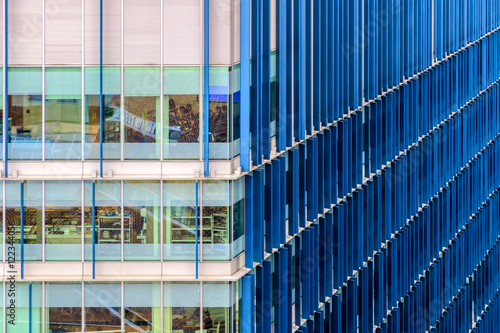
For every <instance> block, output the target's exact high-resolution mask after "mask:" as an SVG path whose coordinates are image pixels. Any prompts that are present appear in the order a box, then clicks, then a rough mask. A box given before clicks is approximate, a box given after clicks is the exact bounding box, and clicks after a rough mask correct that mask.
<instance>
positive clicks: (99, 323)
mask: <svg viewBox="0 0 500 333" xmlns="http://www.w3.org/2000/svg"><path fill="white" fill-rule="evenodd" d="M114 330H117V331H120V332H121V284H120V283H88V282H87V283H85V329H84V332H96V331H114Z"/></svg>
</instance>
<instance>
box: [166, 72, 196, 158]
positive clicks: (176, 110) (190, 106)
mask: <svg viewBox="0 0 500 333" xmlns="http://www.w3.org/2000/svg"><path fill="white" fill-rule="evenodd" d="M164 93H165V100H164V102H163V109H164V111H165V112H164V116H163V138H164V139H163V142H164V148H163V150H164V152H163V155H164V158H166V159H199V158H200V142H199V140H200V95H199V94H200V70H199V68H197V67H171V68H165V71H164ZM167 112H168V113H167Z"/></svg>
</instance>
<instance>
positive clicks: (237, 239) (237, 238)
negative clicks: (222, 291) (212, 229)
mask: <svg viewBox="0 0 500 333" xmlns="http://www.w3.org/2000/svg"><path fill="white" fill-rule="evenodd" d="M232 185H233V193H232V194H233V200H232V202H233V242H232V252H233V253H232V257H233V258H234V257H236V256H238V255H239V254H240V253H242V252H243V251H244V250H245V239H244V236H245V235H244V234H245V180H244V178H240V179H238V180H235V181H233V182H232Z"/></svg>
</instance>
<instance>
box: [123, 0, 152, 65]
mask: <svg viewBox="0 0 500 333" xmlns="http://www.w3.org/2000/svg"><path fill="white" fill-rule="evenodd" d="M124 6H125V8H124V10H125V13H124V14H125V15H124V16H125V17H124V37H123V38H124V53H125V59H124V61H125V64H127V65H159V64H160V57H161V52H160V51H161V0H124Z"/></svg>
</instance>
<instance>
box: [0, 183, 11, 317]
mask: <svg viewBox="0 0 500 333" xmlns="http://www.w3.org/2000/svg"><path fill="white" fill-rule="evenodd" d="M0 202H2V205H3V181H2V180H0ZM0 221H3V209H0ZM2 224H3V222H2ZM7 226H8V224H7ZM8 230H9V229H8V228H7V232H8ZM0 244H3V230H2V232H0ZM0 258H3V246H0ZM7 261H8V258H7ZM0 294H1V293H0ZM0 311H1V310H0Z"/></svg>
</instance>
